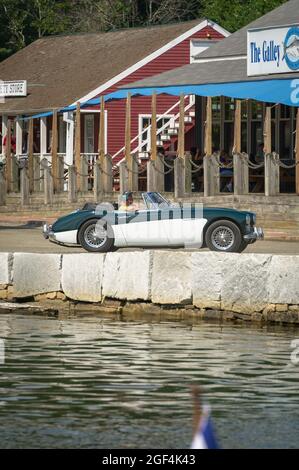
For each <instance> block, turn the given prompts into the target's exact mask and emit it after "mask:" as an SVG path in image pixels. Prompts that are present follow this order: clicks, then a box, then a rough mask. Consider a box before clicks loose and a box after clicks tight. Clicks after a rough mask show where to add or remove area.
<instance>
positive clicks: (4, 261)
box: [0, 253, 13, 284]
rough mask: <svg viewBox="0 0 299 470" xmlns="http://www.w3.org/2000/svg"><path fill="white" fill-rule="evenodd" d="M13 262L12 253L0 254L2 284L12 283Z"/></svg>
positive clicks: (0, 280) (0, 279)
mask: <svg viewBox="0 0 299 470" xmlns="http://www.w3.org/2000/svg"><path fill="white" fill-rule="evenodd" d="M12 262H13V255H12V253H0V284H10V283H11V278H12Z"/></svg>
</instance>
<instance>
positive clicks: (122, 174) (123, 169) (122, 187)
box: [119, 162, 129, 194]
mask: <svg viewBox="0 0 299 470" xmlns="http://www.w3.org/2000/svg"><path fill="white" fill-rule="evenodd" d="M128 179H129V175H128V168H127V165H126V162H121V163H120V164H119V192H120V194H123V193H124V192H126V191H128Z"/></svg>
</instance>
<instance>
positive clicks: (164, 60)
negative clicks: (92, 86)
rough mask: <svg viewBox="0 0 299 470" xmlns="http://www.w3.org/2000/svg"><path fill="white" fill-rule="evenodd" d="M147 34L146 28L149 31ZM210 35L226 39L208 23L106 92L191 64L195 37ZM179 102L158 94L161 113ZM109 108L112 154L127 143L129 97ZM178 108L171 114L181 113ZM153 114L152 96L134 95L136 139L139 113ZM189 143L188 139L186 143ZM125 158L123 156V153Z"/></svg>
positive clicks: (175, 98)
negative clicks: (126, 100) (127, 105)
mask: <svg viewBox="0 0 299 470" xmlns="http://www.w3.org/2000/svg"><path fill="white" fill-rule="evenodd" d="M145 34H146V30H145ZM208 35H210V37H211V39H214V40H215V39H218V40H220V39H223V37H224V36H223V35H222V34H220V33H219V32H218V31H216V30H214V29H213V27H212V26H206V27H204V28H203V29H201V30H200V31H198V32H197V33H195V34H194V35H192V36H190V37H189V38H188V39H185V40H184V41H182V42H181V43H179V44H177V45H176V46H174V47H172V48H171V49H170V50H168V51H167V52H164V53H163V54H161V55H160V56H159V57H157V58H156V59H154V60H152V61H151V62H149V63H148V64H146V65H144V66H143V67H141V68H140V69H138V70H136V71H135V72H134V73H132V74H131V75H129V76H128V77H126V78H125V79H123V80H121V81H119V82H118V83H117V84H116V85H114V86H113V87H111V88H109V89H108V90H106V92H105V94H109V93H112V92H113V91H115V90H116V89H117V88H118V87H120V86H122V85H126V84H129V83H132V82H135V81H137V80H142V79H144V78H147V77H150V76H153V75H157V74H159V73H162V72H166V71H168V70H172V69H175V68H177V67H181V66H183V65H186V64H189V63H190V41H191V39H207V37H208ZM177 101H178V97H173V96H168V95H159V96H158V97H157V113H158V114H164V113H165V111H167V110H168V109H169V108H170V107H171V106H172V105H174V104H175V103H176V102H177ZM106 109H107V111H108V137H107V140H108V153H110V154H111V155H113V154H114V153H116V152H117V151H118V150H120V149H121V148H122V147H123V146H124V135H125V100H116V101H111V102H108V103H107V104H106ZM177 112H178V109H175V110H174V111H173V112H172V113H171V114H173V113H175V114H176V113H177ZM150 113H151V97H147V96H140V97H133V98H132V112H131V128H132V129H131V138H134V137H135V136H136V135H137V134H138V132H139V129H138V120H139V119H138V118H139V114H150ZM193 135H194V132H190V136H189V138H188V139H186V140H187V141H188V148H190V146H192V140H193V138H192V136H193ZM186 143H187V142H186ZM137 145H138V141H136V142H134V144H132V149H134V148H135V147H136V146H137ZM120 158H121V155H120Z"/></svg>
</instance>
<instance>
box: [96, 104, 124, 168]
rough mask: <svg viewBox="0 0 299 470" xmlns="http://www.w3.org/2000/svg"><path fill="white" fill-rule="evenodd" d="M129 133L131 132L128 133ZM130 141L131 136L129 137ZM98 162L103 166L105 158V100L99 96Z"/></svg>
mask: <svg viewBox="0 0 299 470" xmlns="http://www.w3.org/2000/svg"><path fill="white" fill-rule="evenodd" d="M130 133H131V131H130ZM130 140H131V136H130ZM98 150H99V160H100V163H101V165H103V164H104V158H105V99H104V96H101V113H100V125H99V149H98Z"/></svg>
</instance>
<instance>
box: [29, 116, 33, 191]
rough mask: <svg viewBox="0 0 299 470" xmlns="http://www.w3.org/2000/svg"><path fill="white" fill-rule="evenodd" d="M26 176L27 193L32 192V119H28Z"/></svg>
mask: <svg viewBox="0 0 299 470" xmlns="http://www.w3.org/2000/svg"><path fill="white" fill-rule="evenodd" d="M28 176H29V192H30V193H33V191H34V181H33V179H34V162H33V119H32V118H30V119H29V129H28Z"/></svg>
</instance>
